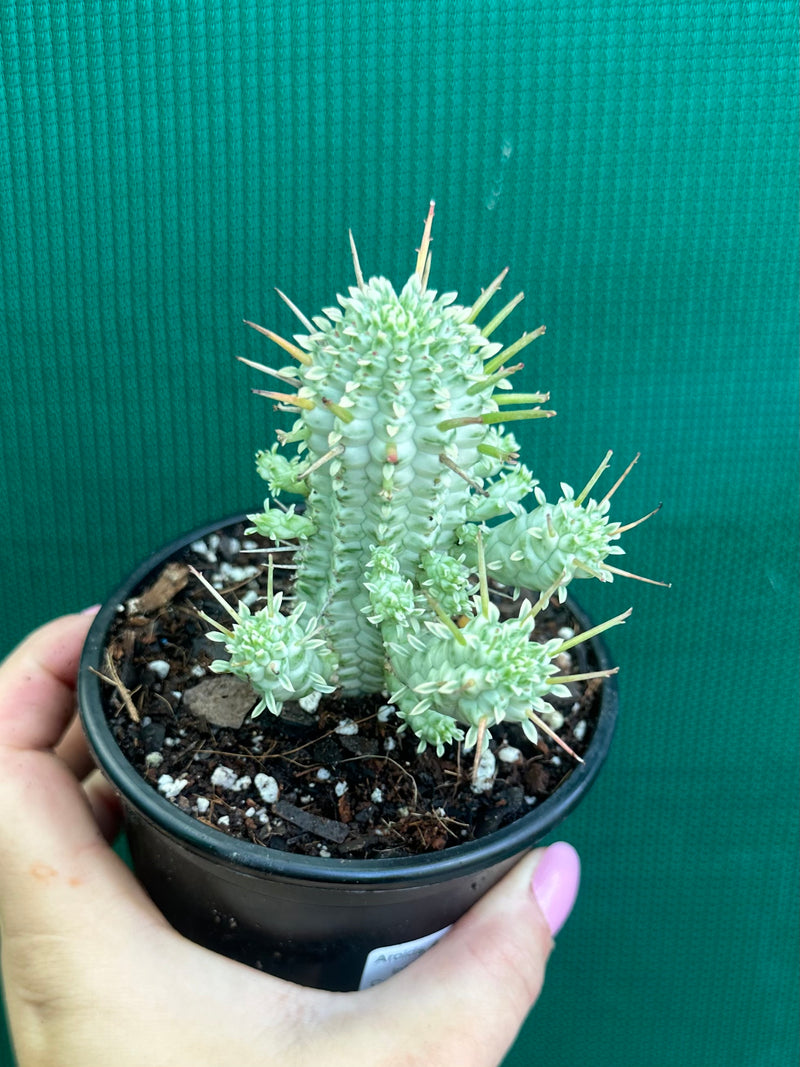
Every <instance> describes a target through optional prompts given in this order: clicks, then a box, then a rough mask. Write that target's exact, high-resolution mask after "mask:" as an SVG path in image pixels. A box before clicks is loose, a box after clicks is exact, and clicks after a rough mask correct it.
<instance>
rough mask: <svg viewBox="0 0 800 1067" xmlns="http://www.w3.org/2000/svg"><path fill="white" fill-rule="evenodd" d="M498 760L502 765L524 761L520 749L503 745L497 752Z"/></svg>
mask: <svg viewBox="0 0 800 1067" xmlns="http://www.w3.org/2000/svg"><path fill="white" fill-rule="evenodd" d="M497 758H498V759H499V760H500V762H501V763H519V762H520V761H521V759H522V753H521V752H520V750H519V749H518V748H514V746H513V745H501V746H500V748H499V749H498V750H497Z"/></svg>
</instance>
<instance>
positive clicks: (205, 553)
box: [189, 541, 217, 563]
mask: <svg viewBox="0 0 800 1067" xmlns="http://www.w3.org/2000/svg"><path fill="white" fill-rule="evenodd" d="M189 547H190V548H191V550H192V552H196V553H197V555H198V556H202V557H203V559H204V560H206V561H207V562H208V563H216V562H217V557H216V556H215V555H214V553H213V552H212V551H211V549H210V548H209V547H208V545H207V544H206V543H205V541H193V542H192V544H191V545H189Z"/></svg>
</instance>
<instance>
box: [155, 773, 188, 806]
mask: <svg viewBox="0 0 800 1067" xmlns="http://www.w3.org/2000/svg"><path fill="white" fill-rule="evenodd" d="M188 784H189V779H188V778H173V777H172V775H171V774H162V775H161V777H160V778H159V779H158V791H159V793H163V794H164V796H165V797H166V798H167V799H168V800H171V799H172V798H173V797H176V796H178V794H179V793H180V791H181V790H182V789H183V788H184V787H185V786H187V785H188Z"/></svg>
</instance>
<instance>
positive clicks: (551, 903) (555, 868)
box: [531, 841, 581, 937]
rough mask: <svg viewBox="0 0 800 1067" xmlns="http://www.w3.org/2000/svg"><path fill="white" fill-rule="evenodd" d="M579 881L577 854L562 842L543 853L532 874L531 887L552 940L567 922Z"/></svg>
mask: <svg viewBox="0 0 800 1067" xmlns="http://www.w3.org/2000/svg"><path fill="white" fill-rule="evenodd" d="M580 880H581V861H580V858H579V856H578V853H577V852H576V851H575V849H574V848H573V847H572V845H568V844H567V843H566V841H557V842H556V843H555V844H554V845H550V847H549V848H548V849H547V850H546V851H545V854H544V855H543V856H542V858H541V859H540V860H539V865H538V867H537V868H536V870H535V871H534V874H533V882H532V883H531V887H532V889H533V895H534V896H535V897H536V903H537V904H538V905H539V907H540V908H541V910H542V914H543V915H544V917H545V919H547V925H548V926H549V927H550V933H551V934H552V935H553V937H555V936H556V934H557V933H558V931H559V930H560V929H561V927H562V926H563V925H564V923H565V922H566V921H567V919H568V918H569V914H570V912H571V911H572V906H573V904H574V903H575V898H576V897H577V895H578V885H579V883H580Z"/></svg>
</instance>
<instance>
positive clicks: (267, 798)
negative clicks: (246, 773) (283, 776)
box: [255, 774, 279, 804]
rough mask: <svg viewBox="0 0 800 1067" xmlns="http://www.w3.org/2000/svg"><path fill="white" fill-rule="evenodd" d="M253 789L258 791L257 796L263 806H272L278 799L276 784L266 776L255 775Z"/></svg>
mask: <svg viewBox="0 0 800 1067" xmlns="http://www.w3.org/2000/svg"><path fill="white" fill-rule="evenodd" d="M255 787H256V789H257V790H258V795H259V796H260V797H261V799H262V800H263V801H264V803H265V804H274V803H275V801H276V800H277V799H278V794H279V790H278V783H277V782H276V781H275V779H274V778H270V776H269V775H268V774H257V775H256V777H255Z"/></svg>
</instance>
